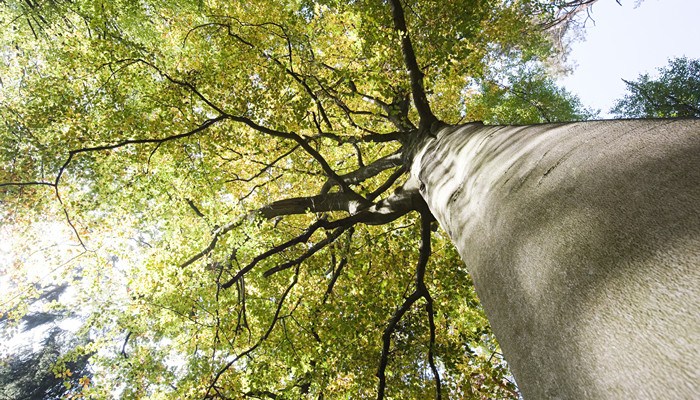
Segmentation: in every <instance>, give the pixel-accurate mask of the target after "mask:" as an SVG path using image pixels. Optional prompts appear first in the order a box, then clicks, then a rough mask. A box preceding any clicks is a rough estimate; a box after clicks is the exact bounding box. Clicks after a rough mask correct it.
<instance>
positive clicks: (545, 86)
mask: <svg viewBox="0 0 700 400" xmlns="http://www.w3.org/2000/svg"><path fill="white" fill-rule="evenodd" d="M513 69H514V71H513V70H510V71H508V72H507V73H505V74H498V75H496V76H495V77H490V78H482V79H480V80H479V83H478V86H477V87H476V90H474V91H469V90H468V89H467V91H468V92H469V94H467V95H466V96H465V97H464V101H465V116H466V118H465V119H466V120H468V121H483V122H484V123H486V124H537V123H546V122H562V121H583V120H588V119H593V118H595V117H596V116H597V115H598V112H596V111H593V110H590V109H587V108H585V107H584V106H583V105H582V104H581V101H580V100H579V98H578V96H576V95H573V94H571V93H569V92H567V91H566V89H564V88H560V87H558V86H557V85H556V82H555V81H554V79H553V78H552V77H551V76H549V75H548V74H547V72H546V70H545V69H544V68H543V67H542V66H527V65H526V66H520V67H517V68H513Z"/></svg>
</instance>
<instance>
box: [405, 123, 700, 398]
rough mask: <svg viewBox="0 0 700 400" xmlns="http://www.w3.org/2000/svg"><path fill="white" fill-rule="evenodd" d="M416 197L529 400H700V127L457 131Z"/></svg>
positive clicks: (417, 176) (435, 141) (432, 142)
mask: <svg viewBox="0 0 700 400" xmlns="http://www.w3.org/2000/svg"><path fill="white" fill-rule="evenodd" d="M412 188H420V190H421V193H422V194H423V197H424V199H425V201H426V202H427V204H428V207H429V208H430V210H431V211H432V213H433V214H434V216H435V217H436V218H437V220H438V221H439V222H440V224H441V226H442V227H443V228H444V229H445V231H447V233H448V234H449V236H450V238H451V239H452V241H453V242H454V243H455V245H456V247H457V249H458V250H459V253H460V254H461V256H462V258H463V260H464V262H465V263H466V267H467V269H468V270H469V272H470V274H471V275H472V277H473V280H474V284H475V286H476V288H477V291H478V294H479V297H480V298H481V301H482V303H483V306H484V308H485V311H486V314H487V316H488V318H489V321H490V322H491V324H492V326H493V329H494V332H495V334H496V337H497V339H498V341H499V343H500V345H501V347H502V349H503V351H504V354H505V357H506V359H507V361H508V362H509V364H510V366H511V368H512V371H513V374H514V375H515V378H516V380H517V382H518V385H519V387H520V389H521V391H522V393H523V395H524V397H525V398H526V399H557V398H560V399H662V398H667V399H690V398H696V397H695V396H697V395H698V393H700V120H675V121H668V120H666V121H662V120H632V121H626V120H618V121H595V122H581V123H564V124H547V125H535V126H523V127H516V126H512V127H501V126H492V127H491V126H483V125H481V124H469V125H464V126H461V127H447V128H444V129H442V130H441V131H440V132H439V133H438V135H437V137H436V138H430V139H428V140H427V141H425V142H424V143H423V145H422V147H421V148H420V149H419V151H418V153H417V155H416V157H415V158H414V162H413V166H412V169H411V178H410V179H409V181H408V182H407V184H406V185H405V189H407V190H411V189H412Z"/></svg>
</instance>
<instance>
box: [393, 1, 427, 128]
mask: <svg viewBox="0 0 700 400" xmlns="http://www.w3.org/2000/svg"><path fill="white" fill-rule="evenodd" d="M390 2H391V12H392V17H393V20H394V29H396V31H397V32H398V33H399V37H400V38H401V52H402V53H403V59H404V64H405V65H406V69H407V70H408V76H409V77H410V78H411V92H412V93H413V104H415V106H416V110H417V111H418V116H419V117H420V123H419V129H421V130H422V131H427V130H429V129H430V128H431V126H432V125H433V123H435V122H438V119H437V117H435V114H433V112H432V110H431V109H430V103H429V102H428V98H427V96H426V94H425V86H424V84H423V77H424V76H425V75H424V74H423V71H421V70H420V67H419V66H418V61H417V60H416V53H415V51H414V50H413V44H412V43H411V37H410V35H409V34H408V29H407V28H406V19H405V18H404V12H403V7H402V6H401V0H391V1H390Z"/></svg>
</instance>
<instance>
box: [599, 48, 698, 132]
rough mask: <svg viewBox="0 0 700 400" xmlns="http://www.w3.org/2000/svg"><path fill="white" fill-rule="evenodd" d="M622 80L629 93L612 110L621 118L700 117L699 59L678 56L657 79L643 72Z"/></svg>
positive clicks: (660, 72) (663, 69) (660, 71)
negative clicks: (635, 78) (633, 79)
mask: <svg viewBox="0 0 700 400" xmlns="http://www.w3.org/2000/svg"><path fill="white" fill-rule="evenodd" d="M623 81H624V82H625V84H626V85H627V91H628V93H627V94H626V95H625V97H623V98H622V99H620V100H618V101H617V102H616V103H615V107H613V109H612V110H611V112H612V113H613V114H615V115H616V116H617V117H618V118H678V117H694V118H699V117H700V60H693V59H688V58H686V57H680V58H675V59H672V60H669V63H668V66H667V67H663V68H659V77H658V78H657V79H653V78H652V77H650V76H649V74H642V75H639V77H638V78H637V80H636V81H628V80H625V79H623Z"/></svg>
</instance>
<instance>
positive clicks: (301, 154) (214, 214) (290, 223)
mask: <svg viewBox="0 0 700 400" xmlns="http://www.w3.org/2000/svg"><path fill="white" fill-rule="evenodd" d="M389 3H390V2H385V1H374V0H356V1H337V0H319V1H311V0H283V1H274V2H273V1H263V0H251V1H245V2H236V1H218V0H205V1H202V0H197V1H188V0H178V1H159V0H142V1H131V0H118V1H109V2H104V1H94V0H74V1H60V0H32V1H18V0H7V1H4V2H2V3H1V4H0V26H2V28H1V29H2V39H0V58H2V63H0V79H1V85H2V87H1V88H0V96H1V97H0V120H2V123H1V125H0V235H1V237H2V238H3V239H5V240H10V241H12V243H14V244H15V245H14V246H13V249H12V252H11V254H10V255H8V256H7V257H5V259H4V260H0V261H2V271H1V272H2V274H3V276H4V277H3V284H4V285H5V286H6V287H8V288H10V289H9V290H8V291H6V292H5V293H3V298H2V300H1V304H2V310H0V311H1V312H2V313H3V315H4V316H5V317H7V318H9V319H11V320H14V321H18V320H19V319H20V318H21V317H22V314H23V313H24V310H25V309H26V307H25V306H26V303H27V301H29V300H30V299H31V298H33V297H36V296H39V295H40V291H38V290H36V287H35V283H36V282H37V281H39V282H42V283H45V284H47V283H50V282H59V283H64V282H68V283H70V284H72V285H74V286H75V287H77V288H79V291H78V293H79V295H77V296H76V297H75V298H74V299H72V300H71V301H70V304H65V307H68V308H70V309H72V310H75V312H76V313H79V314H80V315H82V316H83V317H84V318H85V321H86V322H85V325H84V327H83V328H82V330H81V334H82V335H84V336H85V337H86V338H89V339H90V340H89V341H87V342H86V344H83V345H79V346H77V347H76V348H75V349H74V351H73V352H72V353H71V356H70V357H72V358H73V359H75V360H79V359H81V357H84V356H86V355H90V364H91V365H92V368H93V369H94V373H93V376H92V379H90V380H89V382H84V383H85V384H84V385H82V386H81V389H80V391H79V392H73V393H72V394H71V396H74V398H77V397H84V398H112V397H116V396H118V397H122V398H149V399H162V398H183V399H184V398H205V397H208V398H221V399H227V398H265V397H267V398H279V399H284V398H290V399H291V398H300V397H301V398H314V399H316V398H326V399H329V398H369V397H375V396H376V390H377V389H376V388H377V377H376V376H375V375H376V374H377V368H378V363H379V361H378V360H379V359H380V355H381V354H382V336H383V332H384V329H385V328H386V326H387V321H388V320H389V319H390V318H391V316H392V315H393V314H394V313H395V312H396V310H397V307H398V306H399V305H400V304H401V303H402V301H403V300H404V299H405V298H406V296H407V295H408V294H409V293H410V292H411V288H412V286H413V284H414V279H415V276H414V275H415V265H416V260H417V259H418V253H419V241H420V237H421V235H420V229H419V225H420V224H417V223H416V216H415V215H412V214H410V215H406V216H404V217H402V218H399V219H397V220H395V221H392V222H391V223H388V224H384V225H380V226H373V225H362V224H360V225H357V226H355V227H353V228H352V229H344V230H326V231H324V230H316V231H313V230H310V228H309V227H310V226H312V224H313V223H318V221H328V220H337V219H339V218H344V217H347V216H348V213H347V212H344V211H334V210H331V211H328V212H307V213H293V214H295V215H283V216H280V217H278V218H275V219H271V220H261V219H260V218H255V213H254V211H255V210H259V209H261V208H262V207H264V206H266V205H269V204H277V203H275V202H276V201H279V200H280V199H285V198H286V199H289V198H297V199H298V198H312V199H313V197H312V196H315V195H317V194H318V192H319V188H321V187H323V186H324V184H325V183H326V182H327V181H328V179H329V178H331V177H332V174H330V172H329V169H332V170H333V171H334V173H335V174H337V175H343V174H349V173H351V172H353V171H358V170H361V169H362V168H364V167H365V166H367V165H370V164H371V163H372V162H374V161H376V160H380V159H381V158H382V157H386V156H389V155H391V154H392V153H394V152H395V151H397V149H399V148H400V146H401V143H400V142H399V141H397V140H396V139H395V137H396V130H397V127H399V128H400V129H405V130H411V129H413V128H414V124H413V122H412V121H416V120H417V113H416V110H415V109H414V108H413V107H410V106H409V103H410V94H411V86H410V82H409V78H408V77H407V74H406V66H405V62H404V58H403V54H402V51H401V46H400V45H399V39H400V35H399V33H397V31H396V30H395V29H394V24H393V22H392V11H391V7H390V5H389ZM402 4H403V6H404V9H405V18H406V24H407V26H408V27H409V30H410V34H411V40H412V41H413V46H414V48H415V49H416V57H417V59H418V61H419V65H420V68H421V70H422V71H423V72H424V73H425V88H426V92H427V95H428V100H429V101H430V104H431V107H432V108H433V110H435V113H436V114H437V115H439V117H440V119H441V120H443V121H446V122H450V123H458V122H459V121H461V120H463V119H465V118H475V119H484V120H488V121H493V122H498V123H506V122H507V123H514V122H518V123H525V122H534V121H538V122H539V121H542V120H543V119H544V120H561V119H567V118H571V119H580V118H584V117H585V115H587V114H585V112H582V111H581V107H580V105H579V104H578V102H577V101H576V99H574V98H573V97H571V96H570V95H569V94H567V93H565V92H562V91H560V90H559V89H557V88H555V87H554V86H553V85H552V84H551V80H549V78H547V77H546V75H545V73H544V72H543V70H541V69H535V70H522V71H520V72H519V74H516V75H513V76H512V77H509V79H508V80H507V81H506V82H507V85H505V86H508V88H507V89H506V88H504V87H501V86H498V85H496V84H494V83H487V80H486V78H485V77H488V76H493V70H494V65H495V64H496V63H497V61H499V60H500V61H503V60H508V61H509V62H510V63H511V64H518V63H523V64H524V63H537V62H539V61H543V60H546V59H548V58H549V57H550V56H552V55H553V53H554V50H553V46H552V44H551V40H550V37H549V36H548V34H547V31H546V30H545V29H543V24H544V23H545V22H546V21H550V20H552V19H555V18H556V16H557V13H558V12H559V10H560V6H561V4H562V2H560V1H547V0H516V1H513V0H502V1H501V0H498V1H491V0H446V1H419V0H411V1H405V2H403V3H402ZM538 60H539V61H538ZM475 80H479V82H482V83H481V84H480V85H481V86H480V87H481V93H480V94H478V95H474V94H473V93H472V92H470V91H468V90H467V89H466V88H469V87H471V85H473V82H474V81H475ZM544 110H546V111H544ZM322 161H323V162H322ZM324 163H325V164H324ZM397 172H398V173H400V172H402V170H400V169H399V168H398V167H395V168H394V169H393V170H392V169H386V170H383V171H381V172H380V173H378V174H376V175H373V176H370V177H368V178H366V179H364V180H362V181H361V182H359V183H357V184H355V183H353V184H352V185H353V190H355V191H356V192H357V193H358V194H360V195H363V196H370V195H371V194H372V193H374V192H375V191H376V190H379V189H383V191H379V192H378V193H380V194H382V196H386V193H390V192H391V189H393V188H394V187H396V186H397V185H399V184H400V183H401V182H400V180H399V181H396V180H395V179H393V178H392V176H394V175H395V174H396V173H397ZM385 183H388V184H385ZM339 190H340V189H338V188H337V187H331V188H330V190H329V191H326V192H328V193H329V194H330V195H333V194H337V193H339ZM343 190H345V189H343ZM309 211H310V210H309ZM315 221H316V222H315ZM57 226H58V227H60V228H57ZM47 232H48V233H47ZM58 232H60V234H59V233H58ZM300 232H302V233H303V232H308V237H306V240H303V241H299V242H297V243H296V244H295V245H293V246H291V245H290V246H288V247H285V248H279V246H280V245H281V244H283V243H287V242H288V241H289V240H290V238H295V237H298V236H299V235H300ZM42 234H43V235H44V236H42ZM47 234H48V235H49V236H50V237H53V238H59V237H60V238H61V239H60V240H59V241H58V244H55V243H54V244H49V245H45V241H46V235H47ZM66 236H67V237H68V239H65V237H66ZM57 240H58V239H57ZM430 240H431V241H432V248H433V252H432V256H431V258H430V261H429V262H428V264H427V268H426V276H425V284H426V286H427V289H428V290H429V291H430V293H431V296H432V302H433V304H432V305H431V308H432V310H433V312H432V314H431V315H432V318H431V319H430V320H429V319H428V318H426V313H427V311H426V309H428V307H427V306H428V305H427V304H426V301H424V300H419V301H418V303H416V304H415V305H414V306H413V307H411V308H410V309H409V310H408V312H407V313H406V314H405V315H404V316H403V318H401V319H400V321H398V324H397V326H396V329H395V330H394V331H393V335H392V341H391V349H390V352H389V354H388V366H387V370H386V372H387V378H386V380H387V396H388V397H390V398H397V399H398V398H415V399H419V398H431V397H435V396H436V391H437V388H436V385H435V383H434V381H435V378H436V377H434V376H433V375H434V372H433V371H431V368H430V366H429V365H428V361H427V360H426V354H428V353H429V352H431V354H433V353H434V355H435V358H436V360H437V365H438V367H439V368H437V370H438V371H439V373H440V375H441V388H440V390H441V393H442V395H443V396H444V397H445V398H517V397H518V393H517V389H516V387H515V385H514V383H513V382H512V380H511V378H510V374H509V372H508V370H507V366H506V365H505V363H504V361H503V359H502V356H501V355H500V349H499V347H498V344H497V343H496V341H495V339H494V337H493V334H492V332H491V329H490V327H489V325H488V321H487V320H486V317H485V315H484V312H483V310H482V309H481V307H480V305H479V301H478V299H477V297H476V293H475V290H474V287H473V285H472V282H471V280H470V278H469V276H468V274H467V273H466V272H465V268H464V266H463V264H462V262H461V260H460V258H459V256H458V255H457V253H456V252H455V250H454V249H453V248H452V247H451V245H450V244H449V239H448V238H447V237H446V235H445V234H444V233H442V232H441V231H438V232H436V233H434V234H433V235H432V239H430ZM317 247H318V251H315V250H314V249H316V248H317ZM37 249H44V250H41V251H37ZM270 249H278V251H271V250H270ZM311 250H314V254H313V256H312V257H307V256H306V255H307V254H308V252H309V251H311ZM195 255H196V256H195ZM261 255H266V256H265V257H261ZM295 259H296V260H299V261H298V262H294V263H291V264H289V261H290V260H295ZM283 265H288V268H285V269H281V270H280V266H283ZM36 266H43V267H42V268H44V269H41V270H39V271H37V269H36ZM247 266H250V268H249V269H247V271H248V272H247V273H246V274H244V275H241V276H242V277H239V278H236V279H233V278H234V277H236V276H238V275H237V274H238V273H239V271H243V270H244V269H245V268H248V267H247ZM266 271H267V273H266ZM229 283H230V284H229ZM433 328H434V331H435V335H436V337H435V338H431V332H432V330H433ZM67 360H68V359H67ZM69 361H70V360H68V361H67V362H69ZM56 374H57V375H58V376H61V377H66V376H67V373H66V369H65V368H63V369H62V368H60V365H59V367H57V369H56Z"/></svg>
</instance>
